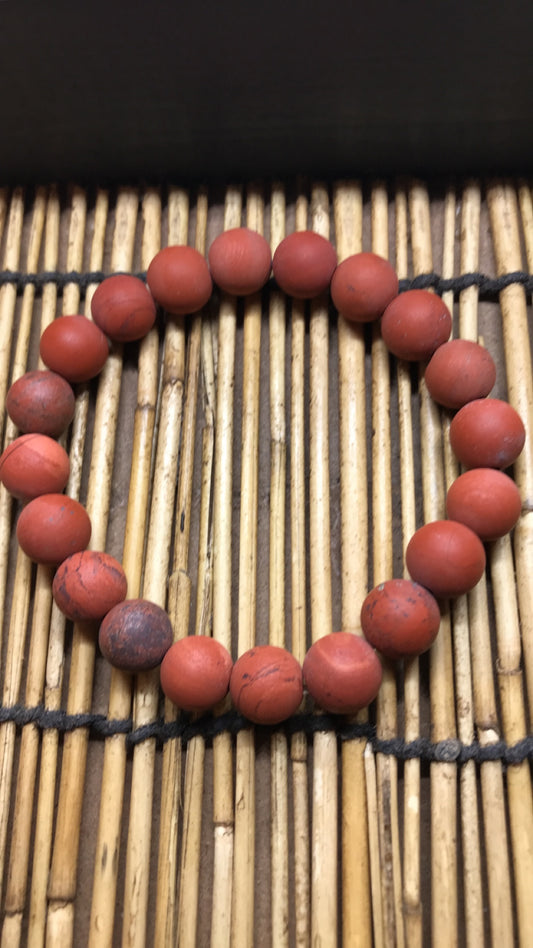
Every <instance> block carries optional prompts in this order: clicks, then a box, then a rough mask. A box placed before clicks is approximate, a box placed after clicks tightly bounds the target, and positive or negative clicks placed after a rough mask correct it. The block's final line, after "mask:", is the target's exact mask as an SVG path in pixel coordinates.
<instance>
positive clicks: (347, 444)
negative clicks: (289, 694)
mask: <svg viewBox="0 0 533 948" xmlns="http://www.w3.org/2000/svg"><path fill="white" fill-rule="evenodd" d="M333 208H334V219H335V240H336V246H337V256H338V259H339V261H342V260H344V259H345V258H346V257H348V256H350V255H351V254H353V253H358V252H360V251H361V249H362V227H363V202H362V193H361V188H360V186H359V184H358V183H357V182H354V181H342V182H339V184H337V185H336V186H335V190H334V195H333ZM337 333H338V345H339V451H340V478H341V520H340V529H341V575H342V594H341V624H342V627H343V628H344V629H353V630H354V631H356V630H358V629H359V625H360V610H361V603H362V601H363V599H364V597H365V595H366V593H367V589H368V586H367V583H368V576H367V567H368V495H367V467H366V465H367V446H366V396H365V338H364V331H363V328H362V327H361V326H357V325H356V324H353V323H349V322H348V321H347V320H345V319H344V318H343V317H342V316H339V319H338V323H337ZM366 719H367V716H366V712H364V713H362V714H360V715H359V716H358V720H359V721H364V720H366ZM365 746H366V741H365V740H359V739H358V740H351V741H343V743H342V748H341V763H342V777H341V780H342V785H341V787H342V925H343V932H342V937H343V944H344V945H346V946H350V945H354V946H361V948H363V946H365V945H368V944H369V941H370V939H371V937H372V915H373V914H374V917H375V923H374V927H375V930H376V931H382V906H381V896H380V898H379V900H378V901H374V903H373V905H372V904H371V903H372V901H373V899H372V898H371V890H370V868H371V866H370V861H369V859H370V856H369V827H370V819H371V816H370V811H367V800H366V791H365V781H366V779H367V777H368V770H367V768H366V767H365V760H364V757H363V755H364V753H365ZM373 767H374V763H373ZM365 771H366V776H365ZM371 842H372V844H373V845H374V843H375V840H374V835H373V836H372V840H371ZM373 852H374V850H373ZM374 864H376V863H375V860H374V861H373V862H372V865H374ZM377 864H379V851H377ZM372 891H375V890H374V888H373V890H372Z"/></svg>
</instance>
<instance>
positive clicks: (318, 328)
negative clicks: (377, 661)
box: [309, 184, 338, 948]
mask: <svg viewBox="0 0 533 948" xmlns="http://www.w3.org/2000/svg"><path fill="white" fill-rule="evenodd" d="M311 220H312V225H313V229H314V230H316V231H317V233H319V234H321V235H322V236H323V237H326V238H329V207H328V193H327V190H326V189H325V187H323V186H322V185H320V184H316V185H314V186H313V189H312V194H311ZM328 336H329V314H328V307H327V302H326V301H325V300H324V299H321V298H319V299H317V300H313V301H312V302H311V317H310V325H309V344H310V363H309V510H310V516H309V539H310V542H309V550H310V564H309V565H310V572H309V579H310V594H311V639H312V641H313V642H316V641H317V639H319V638H321V637H322V636H323V635H327V634H328V633H330V632H332V631H333V629H332V599H331V559H330V536H331V534H330V510H329V499H330V489H329V439H328V427H329V419H328V352H329V339H328ZM337 813H338V800H337V736H336V734H335V733H331V732H323V733H317V734H315V736H314V740H313V810H312V863H311V886H312V889H311V938H312V941H313V942H315V943H318V944H321V945H323V946H324V948H325V946H327V945H334V944H336V943H337V926H338V913H337Z"/></svg>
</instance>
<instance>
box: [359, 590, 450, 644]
mask: <svg viewBox="0 0 533 948" xmlns="http://www.w3.org/2000/svg"><path fill="white" fill-rule="evenodd" d="M439 626H440V609H439V605H438V603H437V600H436V599H435V597H434V596H433V595H432V594H431V593H430V592H429V591H428V590H427V589H424V587H423V586H420V585H419V584H418V583H413V582H411V580H408V579H388V580H386V582H384V583H380V584H379V585H378V586H375V587H374V589H371V590H370V592H369V593H368V595H367V596H366V598H365V600H364V602H363V605H362V607H361V627H362V629H363V632H364V635H365V638H366V639H368V641H369V642H370V644H371V645H373V646H374V648H377V649H378V651H379V652H381V654H382V655H385V656H386V657H387V658H390V659H392V660H395V659H400V658H407V657H411V656H413V655H420V654H422V652H425V651H427V649H428V648H429V647H430V646H431V645H432V644H433V642H434V641H435V639H436V637H437V634H438V631H439Z"/></svg>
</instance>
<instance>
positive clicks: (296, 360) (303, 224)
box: [290, 192, 311, 948]
mask: <svg viewBox="0 0 533 948" xmlns="http://www.w3.org/2000/svg"><path fill="white" fill-rule="evenodd" d="M307 216H308V201H307V196H306V195H305V194H304V193H303V192H300V193H299V194H298V196H297V199H296V206H295V230H306V228H307ZM290 325H291V350H290V363H291V374H290V543H291V556H290V561H291V566H290V571H291V632H292V651H293V654H294V655H295V657H296V659H297V660H298V661H299V662H300V664H301V663H302V662H303V660H304V657H305V653H306V650H307V598H306V590H307V534H306V516H305V504H306V500H305V498H306V437H305V304H304V303H303V302H302V301H300V300H292V303H291V316H290ZM307 757H308V753H307V738H306V736H305V734H302V733H300V734H294V735H293V736H292V738H291V764H292V793H293V824H294V834H293V840H294V915H295V934H294V938H295V944H296V945H297V946H298V948H305V946H307V945H308V944H309V941H310V937H311V934H310V901H311V896H310V893H311V890H310V839H309V789H308V762H307Z"/></svg>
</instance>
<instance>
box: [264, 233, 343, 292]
mask: <svg viewBox="0 0 533 948" xmlns="http://www.w3.org/2000/svg"><path fill="white" fill-rule="evenodd" d="M336 266H337V254H336V252H335V248H334V247H333V245H332V244H331V243H330V242H329V240H326V238H325V237H322V236H321V235H320V234H316V233H315V232H314V231H312V230H299V231H295V232H294V233H293V234H289V235H288V237H285V238H284V239H283V240H282V241H281V243H280V244H279V245H278V247H277V249H276V251H275V253H274V257H273V259H272V269H273V271H274V277H275V279H276V282H277V284H278V286H279V287H280V289H282V290H283V292H284V293H287V294H288V295H289V296H294V297H295V298H296V299H312V298H313V297H315V296H320V294H321V293H324V292H325V291H326V290H327V289H328V287H329V284H330V283H331V278H332V276H333V273H334V271H335V267H336Z"/></svg>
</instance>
